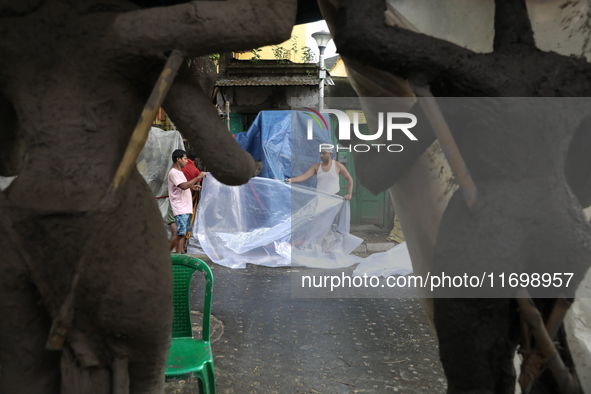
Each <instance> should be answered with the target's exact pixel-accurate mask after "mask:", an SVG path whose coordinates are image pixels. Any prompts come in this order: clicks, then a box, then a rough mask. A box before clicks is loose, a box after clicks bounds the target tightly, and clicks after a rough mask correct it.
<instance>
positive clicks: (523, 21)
mask: <svg viewBox="0 0 591 394" xmlns="http://www.w3.org/2000/svg"><path fill="white" fill-rule="evenodd" d="M524 46H527V47H531V48H535V46H536V43H535V41H534V33H533V31H532V28H531V22H530V20H529V15H528V14H527V6H526V4H525V0H495V39H494V44H493V47H494V51H495V52H499V51H503V50H507V49H510V48H515V49H518V50H523V47H524Z"/></svg>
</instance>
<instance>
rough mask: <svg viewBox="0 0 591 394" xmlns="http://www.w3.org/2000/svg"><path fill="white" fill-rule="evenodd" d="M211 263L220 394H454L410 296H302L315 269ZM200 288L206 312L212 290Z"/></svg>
mask: <svg viewBox="0 0 591 394" xmlns="http://www.w3.org/2000/svg"><path fill="white" fill-rule="evenodd" d="M393 245H394V244H393ZM200 257H201V258H203V257H202V256H200ZM203 259H204V260H206V261H208V259H206V258H203ZM208 263H210V266H211V267H212V270H213V274H214V277H215V286H214V302H213V311H212V313H213V316H214V320H213V322H212V324H213V336H212V337H213V340H214V342H213V344H212V348H213V352H214V357H215V372H216V382H217V392H218V393H222V394H225V393H228V394H230V393H270V394H271V393H315V394H317V393H322V394H328V393H338V394H341V393H405V394H407V393H408V394H413V393H444V392H445V389H446V385H445V379H444V375H443V371H442V368H441V364H440V362H439V359H438V351H437V345H436V341H435V339H434V336H433V334H432V332H431V330H430V328H429V325H428V322H427V319H426V318H425V316H424V314H423V312H422V310H421V309H420V306H419V303H418V300H417V299H416V298H408V297H412V295H413V294H412V293H410V290H408V289H402V290H400V289H396V290H392V289H386V290H387V292H381V293H379V294H378V293H377V292H376V293H371V291H370V292H368V294H367V295H366V296H369V297H372V296H375V297H374V298H346V293H344V294H345V296H343V298H292V297H291V286H292V285H293V283H297V282H293V283H292V280H293V278H292V276H293V275H294V274H295V275H301V274H305V273H306V272H307V271H306V270H307V269H305V268H304V269H302V268H301V267H300V268H297V269H291V268H267V267H262V266H255V265H249V266H248V267H247V268H246V269H243V270H232V269H229V268H225V267H222V266H219V265H217V264H213V263H211V261H208ZM310 272H314V273H315V272H317V271H313V270H310ZM345 272H347V273H348V274H350V273H351V272H352V268H349V269H346V270H345ZM194 285H195V286H194V288H193V290H192V293H193V294H192V297H193V298H192V303H193V304H194V308H195V310H199V309H200V308H199V305H200V303H201V300H200V299H199V295H200V294H201V292H202V290H201V289H202V288H201V287H198V285H199V281H198V280H197V281H195V280H194ZM378 297H379V298H378ZM397 297H403V298H397ZM197 392H198V388H197V383H196V382H195V380H194V379H188V380H180V381H179V380H177V381H169V382H168V383H167V385H166V393H167V394H172V393H175V394H181V393H182V394H187V393H197Z"/></svg>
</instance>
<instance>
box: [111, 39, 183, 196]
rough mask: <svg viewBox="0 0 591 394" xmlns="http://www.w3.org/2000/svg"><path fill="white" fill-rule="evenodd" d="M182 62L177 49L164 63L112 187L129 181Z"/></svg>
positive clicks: (181, 56) (117, 186)
mask: <svg viewBox="0 0 591 394" xmlns="http://www.w3.org/2000/svg"><path fill="white" fill-rule="evenodd" d="M182 63H183V54H182V53H181V51H179V50H177V49H175V50H174V51H172V52H171V54H170V56H169V57H168V60H167V61H166V64H165V65H164V69H163V70H162V72H161V73H160V76H159V77H158V80H157V81H156V85H154V88H153V89H152V93H151V94H150V98H149V99H148V102H147V103H146V105H145V106H144V110H143V111H142V114H141V115H140V118H139V120H138V122H137V125H136V126H135V129H134V131H133V134H132V135H131V139H130V140H129V143H128V145H127V149H125V153H124V154H123V158H122V159H121V163H120V164H119V168H118V169H117V172H116V173H115V177H114V178H113V185H112V188H113V189H114V190H117V189H118V188H119V187H120V186H121V185H123V184H125V182H127V179H128V178H129V175H130V174H131V169H132V168H133V167H134V166H135V162H136V160H137V158H138V156H139V154H140V152H141V150H142V149H143V148H144V144H145V143H146V139H148V133H149V131H150V128H151V127H152V123H153V122H154V119H155V118H156V115H157V114H158V110H159V109H160V107H161V105H162V102H163V101H164V98H165V97H166V94H167V93H168V91H169V89H170V87H171V86H172V83H173V82H174V78H175V77H176V74H177V73H178V71H179V68H180V66H181V64H182Z"/></svg>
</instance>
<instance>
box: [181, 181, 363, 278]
mask: <svg viewBox="0 0 591 394" xmlns="http://www.w3.org/2000/svg"><path fill="white" fill-rule="evenodd" d="M349 220H350V207H349V202H348V201H344V200H343V199H342V198H340V197H338V196H334V195H330V194H325V193H317V192H316V190H315V189H312V188H309V187H305V186H298V185H288V184H284V183H283V182H279V181H276V180H272V179H266V178H259V177H257V178H253V179H251V180H250V182H249V183H247V184H245V185H242V186H226V185H224V184H222V183H220V182H218V181H217V180H216V179H215V178H214V177H213V176H211V175H208V176H207V177H206V178H205V179H204V182H203V189H202V193H201V200H200V202H199V207H198V211H197V220H196V221H195V223H194V225H193V232H192V234H193V236H192V237H191V239H189V242H188V245H187V251H188V253H193V254H195V253H196V254H199V253H201V251H203V252H204V253H205V254H207V255H208V256H209V258H211V259H212V261H214V262H215V263H217V264H220V265H223V266H226V267H230V268H245V267H246V263H250V264H257V265H264V266H268V267H283V266H291V265H300V266H308V267H320V268H341V267H348V266H351V265H353V264H355V263H357V262H359V261H360V258H359V257H357V256H355V255H350V253H351V252H352V251H353V250H354V249H355V248H356V247H357V246H359V245H360V244H361V242H363V240H362V239H360V238H358V237H355V236H354V235H351V234H349ZM195 237H197V240H198V242H196V239H195Z"/></svg>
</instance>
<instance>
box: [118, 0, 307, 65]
mask: <svg viewBox="0 0 591 394" xmlns="http://www.w3.org/2000/svg"><path fill="white" fill-rule="evenodd" d="M295 16H296V1H295V0H289V1H275V0H239V1H221V2H220V1H193V2H190V3H186V4H181V5H176V6H170V7H159V8H150V9H146V10H139V11H132V12H127V13H122V14H120V15H119V16H118V17H117V19H116V20H115V24H114V26H113V32H114V34H115V36H116V38H115V40H116V41H118V42H120V43H121V45H122V48H121V49H122V51H123V52H125V53H131V54H134V53H135V54H140V55H156V56H162V54H163V53H166V52H168V51H170V50H172V49H179V50H181V51H182V52H183V53H184V54H185V56H188V57H197V56H203V55H208V54H211V53H221V52H230V51H239V50H249V49H252V48H256V47H259V46H264V45H270V44H278V43H281V42H283V41H285V40H287V39H289V37H290V35H291V30H292V27H293V24H294V21H295Z"/></svg>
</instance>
